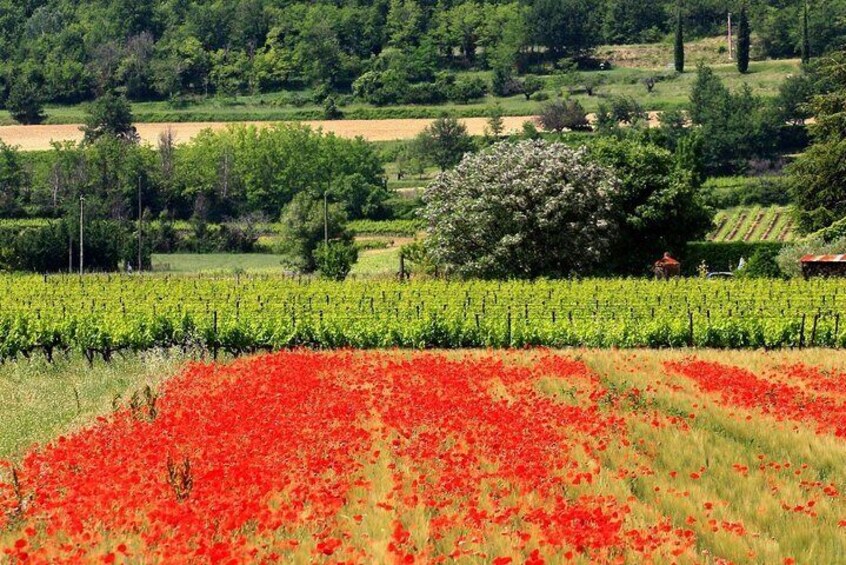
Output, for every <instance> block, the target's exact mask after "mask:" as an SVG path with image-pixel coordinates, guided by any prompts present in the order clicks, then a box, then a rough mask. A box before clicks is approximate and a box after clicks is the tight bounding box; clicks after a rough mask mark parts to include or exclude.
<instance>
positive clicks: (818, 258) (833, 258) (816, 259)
mask: <svg viewBox="0 0 846 565" xmlns="http://www.w3.org/2000/svg"><path fill="white" fill-rule="evenodd" d="M801 262H802V263H846V254H844V255H805V256H804V257H802V259H801Z"/></svg>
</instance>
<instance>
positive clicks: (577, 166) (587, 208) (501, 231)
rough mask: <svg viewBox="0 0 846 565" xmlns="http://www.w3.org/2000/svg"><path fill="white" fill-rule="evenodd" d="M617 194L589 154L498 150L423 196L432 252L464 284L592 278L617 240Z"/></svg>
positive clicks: (523, 145)
mask: <svg viewBox="0 0 846 565" xmlns="http://www.w3.org/2000/svg"><path fill="white" fill-rule="evenodd" d="M618 190H619V187H618V181H617V180H616V179H615V177H614V175H613V173H612V172H610V171H609V170H608V169H606V168H604V167H601V166H599V165H596V164H594V163H592V162H590V161H589V160H588V157H587V152H586V151H585V150H584V149H578V150H574V149H571V148H569V147H567V146H565V145H564V144H562V143H549V142H545V141H522V142H519V143H510V142H503V143H499V144H497V145H494V146H493V147H491V148H490V149H488V150H487V151H484V152H482V153H477V154H475V155H467V156H465V157H464V159H463V160H462V161H461V163H460V164H459V165H458V167H456V168H455V169H453V170H452V171H448V172H445V173H442V174H441V175H440V176H439V177H438V178H437V179H436V180H435V181H434V182H433V183H432V184H431V185H430V186H429V187H428V188H427V189H426V192H425V194H424V197H423V199H424V202H425V207H424V210H423V215H424V217H425V218H426V220H427V221H428V224H429V237H428V239H427V246H428V247H429V251H430V253H431V254H432V256H433V258H434V259H435V260H436V261H437V262H438V263H439V264H441V265H443V266H445V267H447V268H449V269H451V270H453V271H454V272H456V273H458V274H460V275H462V276H467V277H481V278H536V277H562V276H569V275H581V274H589V273H591V272H592V271H593V270H594V269H595V268H596V267H597V265H598V264H599V262H600V261H601V260H602V258H603V253H604V252H605V251H606V249H608V246H609V245H610V243H611V242H612V240H613V238H614V225H615V223H614V220H613V218H614V217H615V213H614V212H615V210H614V209H613V206H614V204H613V203H614V202H615V200H616V198H614V196H615V195H616V194H617V192H618Z"/></svg>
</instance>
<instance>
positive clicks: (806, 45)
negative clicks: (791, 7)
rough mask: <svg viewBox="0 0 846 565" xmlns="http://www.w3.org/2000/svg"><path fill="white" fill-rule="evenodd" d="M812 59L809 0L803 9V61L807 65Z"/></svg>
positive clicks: (806, 0)
mask: <svg viewBox="0 0 846 565" xmlns="http://www.w3.org/2000/svg"><path fill="white" fill-rule="evenodd" d="M810 61H811V39H810V37H809V36H808V0H805V4H804V7H803V9H802V63H803V64H805V65H807V64H808V63H809V62H810Z"/></svg>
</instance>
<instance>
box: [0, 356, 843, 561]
mask: <svg viewBox="0 0 846 565" xmlns="http://www.w3.org/2000/svg"><path fill="white" fill-rule="evenodd" d="M844 370H846V354H844V353H842V352H826V353H825V355H821V352H820V351H805V352H797V351H793V352H783V353H743V352H730V353H726V352H713V351H698V352H696V353H695V354H694V356H691V354H685V353H680V352H672V351H667V352H655V351H650V352H647V351H641V352H634V353H631V352H624V351H595V350H572V351H566V352H551V351H545V350H530V351H508V352H498V353H496V352H487V353H484V352H467V351H464V352H451V353H440V352H431V353H414V354H401V353H396V352H394V353H387V352H371V353H362V352H352V351H343V352H335V353H325V352H324V353H317V352H306V351H293V352H284V353H278V354H274V355H266V356H261V357H254V358H246V359H242V360H238V361H235V362H233V363H231V364H225V365H207V364H193V365H190V366H189V367H187V368H186V369H185V370H184V371H183V372H182V373H181V374H179V375H178V376H176V377H174V378H172V379H169V380H167V381H165V382H164V384H162V385H160V386H157V387H154V388H151V389H147V388H146V387H143V388H139V389H138V390H137V392H139V394H138V395H136V396H135V400H130V401H127V400H126V399H122V400H119V401H117V402H116V403H115V408H114V409H113V410H112V411H106V412H104V416H102V417H100V418H98V419H97V420H96V422H93V423H92V424H91V425H89V426H87V427H82V428H80V429H79V430H78V431H77V432H75V433H69V434H65V435H62V436H60V437H57V438H55V439H54V440H53V441H52V442H50V443H49V444H46V445H45V444H42V445H37V446H32V447H30V448H29V449H28V450H21V451H18V452H16V453H14V454H13V455H12V456H11V458H9V459H8V460H7V461H6V462H4V463H2V464H1V465H0V510H1V511H0V550H1V551H2V552H3V554H4V555H5V558H6V559H7V560H9V561H10V562H12V563H17V562H20V561H27V562H33V563H75V562H80V561H88V562H94V561H102V562H106V563H110V562H135V561H139V560H140V561H167V562H193V563H217V562H228V563H257V562H262V563H269V562H293V563H314V562H326V563H329V562H332V563H336V562H341V561H343V562H346V563H374V562H378V563H392V562H394V563H400V562H402V563H442V562H448V561H454V560H460V561H461V562H464V563H494V564H497V565H505V564H507V563H523V562H525V563H533V564H539V563H560V562H574V563H587V562H603V563H625V562H644V561H651V562H660V563H664V562H667V563H669V562H675V563H702V562H707V563H729V562H731V563H779V564H781V563H800V564H804V563H808V564H816V563H836V562H839V561H840V560H841V558H842V556H843V555H844V552H846V536H844V534H843V531H844V530H843V528H844V526H846V501H844V499H843V496H842V491H843V488H844V484H846V472H844V469H843V466H842V464H841V463H842V461H843V458H844V457H846V443H844V436H846V428H844V424H843V421H844V416H846V385H844V383H846V373H844ZM23 386H24V387H26V386H27V385H26V383H24V385H23ZM147 390H149V392H145V391H147ZM66 397H67V401H68V402H69V403H72V402H73V400H72V396H71V395H66ZM27 400H28V399H27ZM27 400H24V402H26V401H27ZM37 401H38V399H36V400H35V402H37ZM176 524H178V527H175V525H176Z"/></svg>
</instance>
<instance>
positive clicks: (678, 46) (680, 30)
mask: <svg viewBox="0 0 846 565" xmlns="http://www.w3.org/2000/svg"><path fill="white" fill-rule="evenodd" d="M673 60H674V62H675V65H676V72H677V73H683V72H684V21H683V20H682V9H681V2H679V4H678V5H677V6H676V43H675V50H674V52H673Z"/></svg>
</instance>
